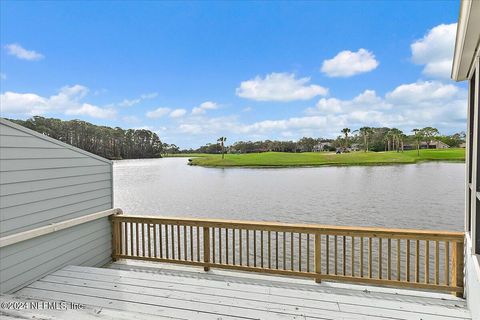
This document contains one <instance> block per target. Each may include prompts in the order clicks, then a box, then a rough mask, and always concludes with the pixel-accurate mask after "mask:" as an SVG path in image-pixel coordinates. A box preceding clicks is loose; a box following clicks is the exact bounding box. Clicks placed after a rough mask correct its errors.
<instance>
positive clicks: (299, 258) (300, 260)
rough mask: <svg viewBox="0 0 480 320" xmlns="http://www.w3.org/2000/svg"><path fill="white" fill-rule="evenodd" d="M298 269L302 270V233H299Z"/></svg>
mask: <svg viewBox="0 0 480 320" xmlns="http://www.w3.org/2000/svg"><path fill="white" fill-rule="evenodd" d="M298 271H300V272H302V234H301V233H298Z"/></svg>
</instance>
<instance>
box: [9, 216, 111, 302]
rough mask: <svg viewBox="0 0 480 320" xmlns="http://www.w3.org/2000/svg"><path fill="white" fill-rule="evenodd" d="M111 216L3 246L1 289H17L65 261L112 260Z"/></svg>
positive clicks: (85, 263)
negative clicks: (109, 218)
mask: <svg viewBox="0 0 480 320" xmlns="http://www.w3.org/2000/svg"><path fill="white" fill-rule="evenodd" d="M111 243H112V238H111V231H110V221H109V220H108V218H102V219H98V220H94V221H90V222H87V223H84V224H80V225H77V226H74V227H71V228H68V229H64V230H61V231H58V232H54V233H50V234H47V235H44V236H40V237H37V238H34V239H30V240H26V241H23V242H19V243H16V244H13V245H11V246H7V247H4V248H1V249H0V284H1V292H2V293H5V292H14V291H17V290H19V289H21V288H22V287H24V286H26V285H28V284H29V283H31V282H33V281H35V280H37V279H39V278H41V277H43V276H45V275H47V274H48V273H51V272H52V271H55V270H57V269H59V268H62V267H64V266H66V265H76V266H102V265H104V264H106V263H107V262H109V261H110V255H111Z"/></svg>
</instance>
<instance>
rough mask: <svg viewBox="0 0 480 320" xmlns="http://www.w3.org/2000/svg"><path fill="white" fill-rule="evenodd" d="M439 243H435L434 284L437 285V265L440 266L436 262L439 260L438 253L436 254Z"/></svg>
mask: <svg viewBox="0 0 480 320" xmlns="http://www.w3.org/2000/svg"><path fill="white" fill-rule="evenodd" d="M439 247H440V246H439V243H438V241H435V284H438V280H439V275H438V273H439V269H440V268H439V265H440V262H439V261H438V260H439V255H440V253H439V252H438V251H439V249H440V248H439Z"/></svg>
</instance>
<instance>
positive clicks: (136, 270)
mask: <svg viewBox="0 0 480 320" xmlns="http://www.w3.org/2000/svg"><path fill="white" fill-rule="evenodd" d="M199 270H200V269H199V268H192V267H178V266H172V265H167V266H165V264H155V265H153V264H144V265H142V264H138V265H130V264H125V263H114V264H112V265H111V266H110V268H91V267H78V266H68V267H64V268H63V269H60V270H58V271H56V272H54V273H51V274H50V275H47V276H46V277H44V278H42V279H40V280H38V281H36V282H34V283H32V284H30V285H29V286H27V287H26V288H24V289H22V290H20V291H19V292H17V293H16V296H17V297H19V296H22V297H23V296H27V297H33V298H37V299H53V300H67V301H72V302H76V303H82V304H85V305H87V306H89V307H88V308H87V311H88V312H84V313H83V314H82V316H83V317H84V318H85V319H89V318H88V317H89V316H91V315H93V313H92V312H94V310H102V312H103V314H102V316H103V318H101V317H100V319H110V318H119V317H115V316H114V315H115V314H117V315H118V313H119V312H120V313H121V312H125V314H124V315H125V317H128V315H129V313H137V314H140V315H144V316H145V317H144V318H145V319H151V317H152V316H154V317H157V319H162V318H161V317H163V318H165V319H173V318H174V319H280V320H281V319H350V320H354V319H365V320H374V319H375V320H378V319H423V320H429V319H430V320H447V319H471V317H470V314H469V312H468V310H467V308H466V305H465V302H464V301H463V300H461V299H458V298H454V297H453V296H452V297H450V296H449V295H439V294H421V293H420V292H417V293H418V295H415V293H416V292H415V291H411V290H405V291H398V290H390V289H384V288H378V290H377V289H375V288H374V289H369V290H367V289H365V288H364V287H362V286H353V285H352V286H348V285H337V286H332V285H329V284H324V283H322V284H315V283H314V282H313V281H310V282H308V281H304V280H300V279H291V278H284V277H276V276H263V275H252V274H245V273H241V272H230V271H217V270H215V271H211V272H207V273H205V272H203V271H199ZM92 310H93V311H92ZM70 312H75V310H71V311H70ZM77 312H78V311H77ZM89 312H90V314H89ZM32 314H34V313H32ZM8 316H11V317H13V316H15V314H9V315H8ZM96 316H97V318H96V319H98V315H96ZM109 317H110V318H109ZM27 319H30V318H27ZM52 319H56V318H54V317H53V318H52ZM140 319H143V318H142V316H140Z"/></svg>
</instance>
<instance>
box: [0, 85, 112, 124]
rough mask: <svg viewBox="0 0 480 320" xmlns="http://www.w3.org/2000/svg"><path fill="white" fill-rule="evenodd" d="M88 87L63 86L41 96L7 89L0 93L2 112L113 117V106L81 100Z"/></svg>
mask: <svg viewBox="0 0 480 320" xmlns="http://www.w3.org/2000/svg"><path fill="white" fill-rule="evenodd" d="M87 93H88V88H87V87H84V86H82V85H78V84H77V85H73V86H65V87H63V88H61V89H60V91H59V92H58V93H57V94H56V95H52V96H50V97H42V96H40V95H38V94H35V93H17V92H10V91H7V92H5V93H2V94H1V95H0V106H1V111H2V113H11V114H24V115H41V114H45V113H64V114H68V115H86V116H89V117H93V118H102V119H107V118H114V117H115V116H116V111H115V109H113V108H102V107H98V106H95V105H93V104H90V103H85V102H82V100H83V98H84V97H85V96H86V95H87Z"/></svg>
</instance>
